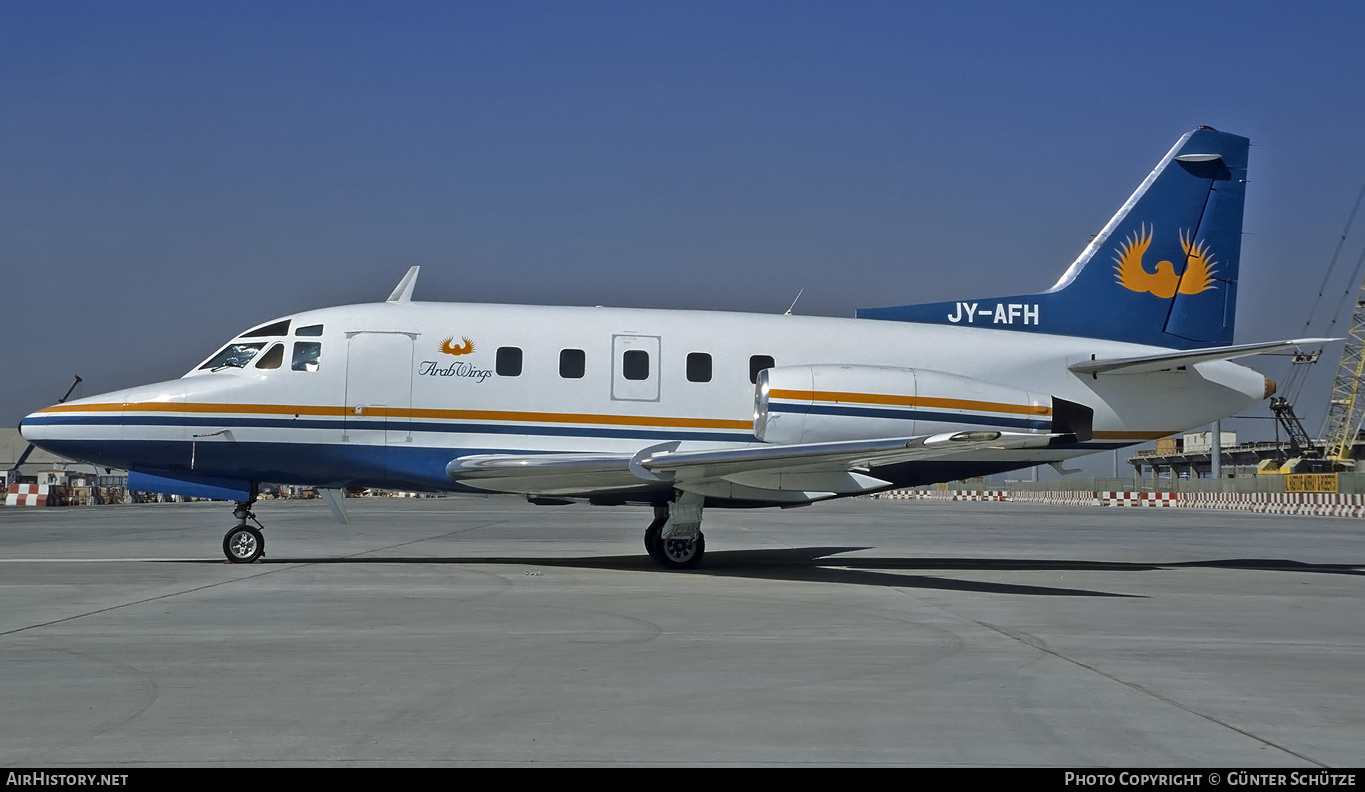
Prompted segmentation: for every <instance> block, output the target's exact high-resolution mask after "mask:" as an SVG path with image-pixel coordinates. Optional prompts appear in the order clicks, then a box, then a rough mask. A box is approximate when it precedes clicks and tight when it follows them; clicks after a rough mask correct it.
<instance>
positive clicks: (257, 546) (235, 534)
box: [223, 500, 265, 564]
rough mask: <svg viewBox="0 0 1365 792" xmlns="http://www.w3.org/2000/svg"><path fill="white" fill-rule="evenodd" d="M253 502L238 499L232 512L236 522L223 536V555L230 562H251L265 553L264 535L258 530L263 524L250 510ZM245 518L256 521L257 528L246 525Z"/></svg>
mask: <svg viewBox="0 0 1365 792" xmlns="http://www.w3.org/2000/svg"><path fill="white" fill-rule="evenodd" d="M255 503H256V501H254V500H250V501H240V502H238V504H237V508H236V509H234V510H233V512H232V516H233V517H236V518H237V524H236V525H234V526H232V528H230V529H229V530H228V532H227V535H225V536H224V537H223V555H225V556H227V560H228V563H230V564H253V563H255V562H257V561H259V560H260V559H261V557H262V556H264V555H265V537H264V536H263V535H262V534H261V531H260V530H258V528H259V529H264V528H265V526H264V525H261V522H260V520H257V519H256V515H255V513H253V512H252V511H251V507H252V506H253V505H254V504H255ZM247 520H251V521H252V522H254V523H256V525H257V528H252V527H251V526H250V525H247V524H246V521H247Z"/></svg>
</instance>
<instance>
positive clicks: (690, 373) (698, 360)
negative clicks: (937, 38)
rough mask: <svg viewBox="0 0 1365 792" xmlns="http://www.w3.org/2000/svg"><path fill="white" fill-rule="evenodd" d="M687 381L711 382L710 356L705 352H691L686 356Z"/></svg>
mask: <svg viewBox="0 0 1365 792" xmlns="http://www.w3.org/2000/svg"><path fill="white" fill-rule="evenodd" d="M687 381H688V382H710V381H711V356H710V355H708V354H706V353H705V352H691V353H689V354H688V355H687Z"/></svg>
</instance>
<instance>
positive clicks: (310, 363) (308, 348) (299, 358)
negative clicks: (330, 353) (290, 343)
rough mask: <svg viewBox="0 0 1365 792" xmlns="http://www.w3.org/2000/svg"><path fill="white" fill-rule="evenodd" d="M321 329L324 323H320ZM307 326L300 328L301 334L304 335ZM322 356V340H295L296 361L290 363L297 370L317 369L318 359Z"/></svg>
mask: <svg viewBox="0 0 1365 792" xmlns="http://www.w3.org/2000/svg"><path fill="white" fill-rule="evenodd" d="M318 327H319V329H320V328H321V327H322V325H318ZM307 329H308V328H306V327H301V328H299V335H303V331H304V330H307ZM321 357H322V343H321V342H320V341H295V342H294V362H293V363H292V364H291V365H290V368H292V369H293V370H295V371H317V370H318V359H319V358H321Z"/></svg>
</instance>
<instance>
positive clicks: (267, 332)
mask: <svg viewBox="0 0 1365 792" xmlns="http://www.w3.org/2000/svg"><path fill="white" fill-rule="evenodd" d="M282 335H289V320H288V319H281V320H280V321H278V322H275V323H274V324H268V325H266V326H265V327H258V328H256V329H255V330H248V331H247V332H245V333H242V338H269V337H270V336H282Z"/></svg>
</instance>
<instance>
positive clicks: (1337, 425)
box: [1270, 187, 1365, 470]
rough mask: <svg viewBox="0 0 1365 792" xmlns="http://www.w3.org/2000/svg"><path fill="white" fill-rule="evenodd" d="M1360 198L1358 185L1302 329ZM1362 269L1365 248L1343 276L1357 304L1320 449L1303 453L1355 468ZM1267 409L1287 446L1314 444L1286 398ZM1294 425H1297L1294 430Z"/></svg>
mask: <svg viewBox="0 0 1365 792" xmlns="http://www.w3.org/2000/svg"><path fill="white" fill-rule="evenodd" d="M1362 201H1365V187H1361V190H1360V195H1358V196H1357V197H1356V202H1355V206H1353V207H1352V208H1351V214H1350V216H1349V217H1347V219H1346V228H1345V229H1344V230H1343V231H1342V232H1341V237H1340V238H1339V239H1338V240H1337V246H1336V250H1335V251H1334V252H1333V253H1332V260H1331V261H1330V262H1329V263H1328V266H1327V274H1326V275H1324V277H1323V285H1322V286H1321V287H1319V289H1318V299H1317V300H1314V302H1313V308H1312V309H1311V310H1310V311H1309V316H1308V323H1306V324H1305V325H1304V327H1305V328H1306V327H1307V326H1308V324H1311V323H1312V321H1313V315H1314V314H1315V313H1316V312H1317V307H1318V302H1319V301H1320V300H1321V298H1322V295H1323V292H1324V291H1326V286H1327V283H1328V281H1329V280H1330V278H1331V276H1332V272H1333V270H1334V269H1335V268H1336V264H1337V260H1338V258H1339V257H1340V255H1341V249H1342V247H1343V246H1344V245H1345V244H1346V238H1347V237H1348V236H1349V235H1350V233H1351V225H1352V223H1354V222H1355V218H1356V213H1357V212H1359V211H1360V206H1361V202H1362ZM1362 269H1365V251H1362V252H1361V254H1360V258H1359V259H1358V260H1357V261H1356V266H1355V271H1354V273H1352V275H1351V279H1350V280H1349V281H1347V283H1348V284H1353V283H1359V284H1360V285H1359V287H1358V288H1357V290H1356V299H1355V307H1354V309H1353V310H1352V312H1351V327H1350V330H1349V331H1348V332H1347V334H1346V339H1345V341H1346V344H1345V347H1344V348H1343V349H1342V351H1341V362H1340V363H1339V364H1338V365H1337V374H1336V378H1335V379H1334V380H1333V382H1332V398H1331V400H1330V401H1329V402H1328V411H1327V419H1326V421H1325V423H1324V425H1323V426H1324V428H1323V433H1322V437H1323V446H1322V451H1321V454H1320V455H1319V454H1318V453H1316V452H1315V453H1312V454H1311V455H1310V456H1308V457H1307V458H1310V459H1312V458H1321V459H1322V460H1323V462H1324V463H1326V464H1328V465H1330V466H1331V467H1332V468H1333V469H1335V470H1344V469H1351V468H1354V467H1355V460H1354V459H1352V458H1351V451H1352V449H1353V448H1354V447H1355V441H1356V438H1357V437H1358V436H1359V434H1360V425H1361V422H1362V421H1365V387H1362V385H1365V280H1361V271H1362ZM1348 289H1349V286H1348ZM1349 294H1350V292H1349V291H1346V292H1344V293H1343V294H1342V298H1341V302H1338V303H1337V309H1336V311H1335V312H1334V313H1333V318H1332V325H1333V326H1335V325H1336V321H1337V317H1339V316H1341V313H1342V308H1343V307H1344V303H1345V300H1346V297H1347V295H1349ZM1316 360H1317V355H1316V354H1314V355H1313V356H1312V359H1311V360H1301V359H1300V356H1295V359H1294V363H1296V364H1297V363H1302V362H1307V363H1312V362H1315V361H1316ZM1293 380H1297V381H1298V383H1299V384H1298V385H1297V386H1295V387H1294V388H1293V389H1292V390H1293V391H1295V392H1297V390H1298V387H1301V386H1302V382H1303V380H1302V379H1301V378H1298V377H1293V376H1291V381H1293ZM1270 409H1271V411H1273V412H1274V413H1275V418H1276V420H1277V421H1279V422H1280V424H1281V425H1282V426H1284V427H1285V430H1286V431H1287V432H1289V437H1290V448H1291V450H1293V451H1294V452H1297V450H1298V449H1296V448H1295V446H1299V445H1301V444H1302V447H1303V448H1304V449H1312V444H1311V443H1309V442H1306V441H1307V438H1308V435H1307V433H1306V432H1304V430H1303V426H1302V424H1300V423H1299V420H1298V418H1297V417H1296V416H1295V415H1294V408H1293V407H1292V406H1291V405H1290V403H1289V401H1288V400H1287V399H1284V398H1279V397H1277V398H1275V399H1272V400H1271V403H1270ZM1295 427H1297V431H1296V429H1295ZM1319 464H1322V463H1319Z"/></svg>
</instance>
